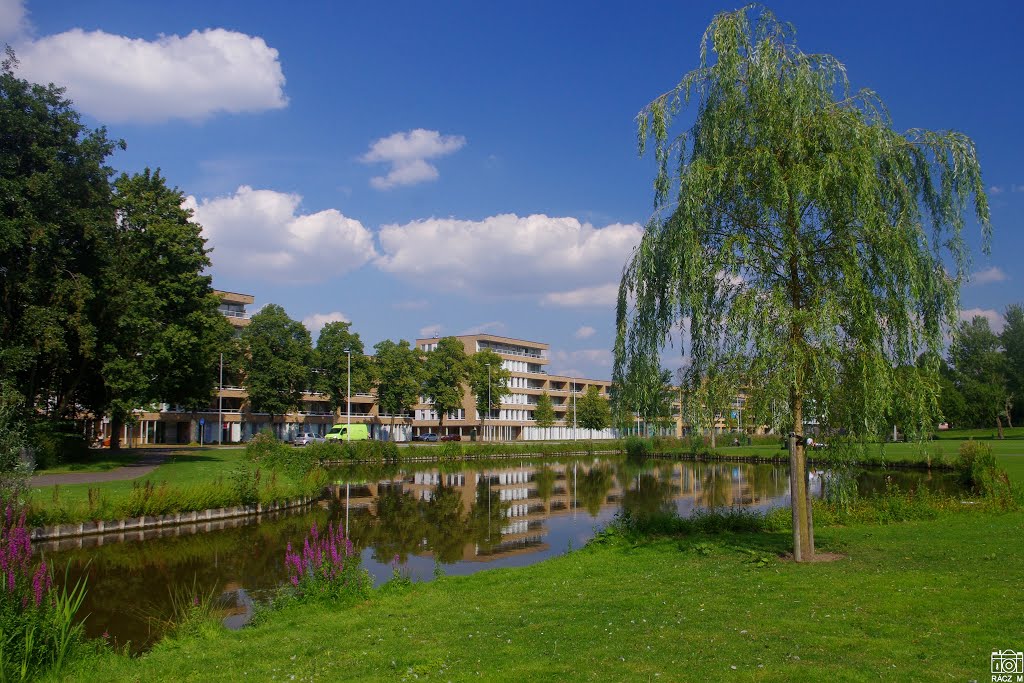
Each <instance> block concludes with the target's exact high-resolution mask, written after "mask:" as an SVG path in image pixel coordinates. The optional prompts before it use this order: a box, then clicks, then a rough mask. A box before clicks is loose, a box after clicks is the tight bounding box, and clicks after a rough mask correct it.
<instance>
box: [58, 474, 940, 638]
mask: <svg viewBox="0 0 1024 683" xmlns="http://www.w3.org/2000/svg"><path fill="white" fill-rule="evenodd" d="M887 477H891V480H890V481H894V482H896V481H898V484H899V486H900V488H901V489H904V490H907V489H910V488H912V487H915V486H927V487H928V488H929V489H930V490H932V491H936V490H938V491H951V492H952V491H955V490H956V488H955V487H956V482H955V477H944V476H943V475H941V474H939V473H932V474H926V475H923V476H922V474H921V473H915V472H902V471H901V472H892V471H887V472H884V473H877V474H869V475H867V476H862V478H861V484H862V487H863V489H862V490H869V491H870V490H877V489H879V488H884V486H885V485H887V483H888V482H887V479H886V478H887ZM513 479H514V481H515V483H514V484H512V483H511V481H512V480H513ZM332 480H334V481H336V482H338V484H336V485H335V487H333V490H332V498H331V500H330V502H329V504H328V503H327V502H326V501H325V502H324V503H323V504H322V507H321V506H313V507H311V508H306V509H305V510H296V511H292V512H289V513H287V514H285V515H282V516H280V517H277V516H273V515H268V516H265V517H263V518H262V521H260V522H259V523H257V522H256V520H255V519H249V520H239V521H238V522H237V524H239V525H240V526H238V527H236V528H227V529H222V530H218V531H208V532H203V533H196V534H195V535H184V534H186V533H188V532H185V531H183V530H179V529H169V530H167V531H166V533H167V534H168V535H167V536H165V537H163V538H152V539H150V540H146V541H144V542H141V541H126V542H119V541H117V540H115V539H111V540H104V541H103V544H102V545H97V543H98V541H97V539H95V538H94V539H91V540H90V539H85V540H82V541H75V540H72V541H71V542H70V543H71V544H74V543H76V542H81V543H82V544H83V545H85V546H93V545H96V547H83V548H74V549H69V550H59V551H58V550H52V549H50V546H48V545H47V544H39V550H40V552H41V554H42V555H43V556H44V557H45V558H46V560H47V562H48V563H51V564H53V565H55V566H57V567H62V566H64V564H65V563H70V570H69V574H68V576H69V579H70V580H71V581H72V583H73V582H74V581H76V580H77V579H78V578H79V577H80V576H82V575H83V574H88V583H89V591H88V593H87V597H86V603H85V605H83V607H82V613H83V614H90V615H91V616H90V617H89V619H88V620H87V621H86V632H87V634H88V635H90V636H92V637H97V636H99V635H100V634H101V633H103V631H105V630H106V631H109V632H110V633H111V635H114V636H116V637H117V638H118V641H119V643H121V644H123V643H124V642H125V641H126V640H130V641H131V642H132V648H133V650H138V649H140V648H143V647H146V646H147V645H148V644H150V643H152V642H153V640H155V639H156V638H157V637H159V635H160V633H159V630H158V629H156V628H154V627H155V626H156V625H158V624H159V623H160V621H161V620H162V619H163V616H162V615H164V614H166V613H167V612H168V610H169V609H170V591H169V590H168V588H169V587H172V586H182V585H184V586H192V585H193V582H195V586H196V589H197V591H198V592H208V591H215V592H218V593H225V594H228V595H231V594H233V593H234V592H236V591H238V590H239V589H244V590H245V592H246V593H247V594H248V595H249V596H252V597H256V598H257V599H258V598H260V597H261V596H265V595H266V593H264V592H263V591H267V590H269V589H273V588H275V587H276V586H278V585H280V584H281V583H282V582H284V581H286V580H287V575H286V573H285V570H284V549H285V546H286V545H287V543H288V542H289V541H291V542H293V543H301V542H302V539H303V538H305V536H306V534H307V532H308V530H309V527H310V525H311V524H312V523H313V522H316V524H317V526H318V527H320V528H326V526H327V523H328V522H329V521H332V522H334V523H335V524H338V523H344V520H345V519H346V515H347V516H348V519H349V533H350V537H351V540H352V542H353V545H354V546H355V547H356V549H358V550H360V551H366V550H367V549H370V550H369V552H364V553H363V555H364V559H365V561H366V565H367V566H368V568H370V569H371V571H374V572H375V575H376V576H377V577H378V578H379V579H380V580H386V579H387V577H388V576H390V565H391V563H392V560H393V559H394V557H395V556H396V555H397V556H398V558H399V561H400V562H401V563H403V564H405V563H407V562H409V563H410V564H415V561H414V558H415V557H417V556H418V557H421V558H425V557H429V556H430V555H433V557H434V559H435V560H436V561H438V562H440V563H443V564H446V565H448V566H449V567H451V568H452V569H453V571H456V572H459V573H468V572H470V571H476V570H478V569H483V568H485V567H487V566H494V564H498V565H500V564H502V563H503V562H505V561H506V560H507V561H508V562H509V564H512V563H516V564H523V563H527V562H528V561H532V560H534V559H542V558H544V557H551V556H554V555H557V554H561V553H562V552H564V550H565V548H566V547H567V546H568V545H569V540H570V539H571V542H572V543H573V544H574V545H576V546H577V547H578V544H579V543H580V542H584V543H585V542H586V539H587V538H589V537H590V536H591V535H592V533H593V530H594V527H595V526H597V525H598V524H597V523H595V522H594V521H593V520H591V519H589V518H587V517H586V516H585V515H582V514H581V515H576V514H572V513H573V512H574V511H575V510H576V509H579V508H582V509H585V510H586V511H587V512H588V513H589V514H590V516H591V517H592V518H594V519H595V520H596V519H610V518H611V516H612V514H613V513H614V511H615V509H616V507H617V506H621V507H623V508H625V509H628V510H629V511H630V512H631V513H632V514H656V513H660V512H666V511H669V510H672V509H673V506H678V509H680V510H681V511H683V512H684V513H685V512H686V511H688V510H689V509H692V508H693V507H703V508H717V507H724V506H730V505H758V506H763V507H768V506H770V505H773V504H775V505H778V504H784V503H785V497H786V495H787V494H788V489H789V477H788V470H787V468H785V467H783V466H774V465H751V464H739V463H702V462H672V461H667V460H648V461H638V460H632V461H630V460H626V459H623V458H609V459H602V460H595V459H594V458H583V459H546V460H544V461H542V462H532V463H531V462H529V461H525V460H524V461H521V462H519V463H516V464H512V463H508V462H500V463H493V462H492V463H453V464H452V465H450V466H447V467H441V466H439V465H437V464H436V463H423V464H416V463H409V464H406V463H403V464H401V465H388V466H384V467H373V466H369V465H364V466H360V467H358V468H348V469H344V470H336V471H335V472H334V473H333V474H332ZM506 481H508V482H509V484H505V482H506ZM344 482H350V486H351V494H352V495H351V497H350V500H349V506H348V507H346V500H347V497H346V486H345V484H344ZM499 482H501V483H499ZM890 485H891V484H890ZM502 491H506V492H507V494H508V495H512V494H513V492H514V495H515V496H517V497H516V498H515V499H514V500H512V499H510V500H508V501H503V500H501V497H502ZM508 495H507V496H506V497H508ZM513 506H514V508H513ZM577 517H578V519H577ZM179 533H181V534H182V535H180V536H177V535H176V534H179ZM480 560H486V561H485V562H480ZM490 563H494V564H490ZM426 564H427V563H426V562H420V568H421V569H423V568H424V565H426ZM448 570H449V569H448V568H446V571H448ZM420 576H421V577H428V576H429V569H427V570H426V571H423V572H421V573H420ZM58 578H61V577H58Z"/></svg>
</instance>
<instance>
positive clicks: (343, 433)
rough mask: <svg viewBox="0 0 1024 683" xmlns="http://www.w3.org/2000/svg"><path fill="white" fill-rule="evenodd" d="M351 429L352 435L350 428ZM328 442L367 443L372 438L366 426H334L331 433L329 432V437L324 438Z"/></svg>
mask: <svg viewBox="0 0 1024 683" xmlns="http://www.w3.org/2000/svg"><path fill="white" fill-rule="evenodd" d="M350 427H351V430H352V431H351V433H349V431H348V430H349V428H350ZM324 438H325V439H327V440H328V441H366V440H368V439H369V438H370V432H369V430H368V429H367V428H366V425H361V424H354V425H351V426H350V425H343V424H341V425H334V426H333V427H331V431H329V432H327V436H325V437H324Z"/></svg>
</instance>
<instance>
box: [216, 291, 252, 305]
mask: <svg viewBox="0 0 1024 683" xmlns="http://www.w3.org/2000/svg"><path fill="white" fill-rule="evenodd" d="M213 293H214V294H216V295H217V296H219V297H220V298H221V299H222V300H224V301H236V302H238V303H242V304H251V303H253V302H255V301H256V297H254V296H253V295H252V294H241V293H239V292H228V291H225V290H223V289H215V290H213Z"/></svg>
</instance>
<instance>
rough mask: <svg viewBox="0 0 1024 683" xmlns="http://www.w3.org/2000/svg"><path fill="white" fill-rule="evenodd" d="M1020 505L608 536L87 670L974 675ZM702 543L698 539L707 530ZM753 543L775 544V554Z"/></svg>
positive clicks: (751, 677) (1017, 614)
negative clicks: (800, 530)
mask: <svg viewBox="0 0 1024 683" xmlns="http://www.w3.org/2000/svg"><path fill="white" fill-rule="evenodd" d="M1022 533H1024V514H1022V513H1010V514H1002V515H991V514H983V513H955V514H949V515H945V516H943V517H942V518H940V519H939V520H936V521H931V522H915V523H906V524H899V525H893V526H881V527H879V526H858V527H849V528H835V527H833V528H824V529H820V530H818V546H819V548H820V549H824V550H830V551H838V552H841V553H845V554H847V555H848V558H847V559H842V560H839V561H836V562H832V563H821V564H814V565H794V564H792V563H788V562H785V561H782V560H779V559H775V556H776V555H777V554H779V553H781V552H783V551H784V550H785V549H786V548H787V547H788V546H789V541H790V539H789V535H788V534H730V535H721V536H714V537H710V538H704V539H696V538H695V539H689V540H684V541H675V540H663V541H656V542H650V543H645V544H642V545H640V546H637V547H634V546H632V545H631V544H629V543H627V542H625V541H623V540H613V541H612V542H610V543H607V544H597V545H595V546H590V547H587V548H585V549H583V550H580V551H577V552H574V553H571V554H569V555H566V556H563V557H559V558H556V559H552V560H549V561H546V562H543V563H540V564H537V565H533V566H530V567H525V568H519V569H502V570H491V571H485V572H481V573H479V574H476V575H473V576H470V577H449V578H444V579H442V580H440V581H437V582H433V583H429V584H417V585H413V586H412V587H410V588H406V589H403V590H400V591H398V592H394V593H390V594H389V593H386V592H385V593H379V594H377V595H375V596H374V598H373V599H371V600H370V601H368V602H366V603H364V604H361V605H359V606H356V607H354V608H347V609H341V610H339V609H332V608H324V607H295V608H290V609H287V610H285V611H282V612H278V613H274V614H271V615H270V616H269V617H268V618H267V620H266V621H265V623H263V624H261V625H259V626H257V627H254V628H249V629H244V630H242V631H240V632H228V631H224V630H221V629H211V630H210V631H208V632H207V633H205V634H204V637H203V638H199V639H186V640H181V641H169V642H165V643H162V644H161V645H158V646H157V648H156V649H155V650H154V651H153V652H152V653H150V654H148V655H146V656H144V657H142V658H141V659H138V660H128V659H125V658H120V657H114V656H107V657H104V658H102V661H100V662H94V661H89V662H87V663H85V664H83V666H82V668H81V670H79V672H78V673H77V675H76V678H77V679H78V680H110V681H115V680H117V681H120V680H125V681H129V680H130V681H163V680H167V681H171V680H175V681H179V680H195V681H199V680H271V679H278V680H282V679H283V680H292V679H293V678H292V677H294V680H311V679H314V678H315V679H319V680H414V679H417V678H418V679H426V680H453V681H459V680H531V681H532V680H612V681H634V680H665V681H673V680H693V681H701V680H733V679H735V680H746V681H791V680H815V681H818V680H869V679H870V680H877V679H881V680H890V681H904V680H939V679H942V680H946V679H949V680H961V681H963V680H970V679H977V680H981V679H982V678H987V677H988V675H989V674H988V671H989V669H988V667H989V658H990V655H991V653H992V651H993V650H996V649H1002V648H1005V647H1017V648H1019V647H1020V639H1021V637H1022V634H1024V631H1022V628H1021V627H1022V621H1021V614H1024V592H1022V591H1021V590H1020V585H1021V583H1022V581H1024V544H1021V543H1020V542H1019V539H1020V537H1021V534H1022ZM698 543H700V545H698ZM750 550H754V551H756V552H757V554H758V555H759V556H760V555H763V554H766V553H767V554H769V555H770V556H771V557H772V559H771V560H770V561H769V563H768V566H765V567H757V566H755V565H754V564H753V563H752V562H751V561H750V557H751V555H750V552H749V551H750Z"/></svg>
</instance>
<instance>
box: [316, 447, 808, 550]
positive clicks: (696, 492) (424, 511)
mask: <svg viewBox="0 0 1024 683" xmlns="http://www.w3.org/2000/svg"><path fill="white" fill-rule="evenodd" d="M470 467H471V465H470ZM374 474H376V475H377V476H374ZM334 475H335V478H336V479H337V483H336V484H335V485H333V486H332V487H331V496H330V499H331V502H330V505H331V507H332V510H334V514H332V516H336V517H342V516H344V517H345V518H346V519H348V520H350V536H351V538H352V541H353V543H354V544H355V545H356V547H357V548H360V549H368V550H370V551H371V553H372V558H373V560H374V561H375V562H378V563H381V564H387V563H392V562H393V561H394V558H396V557H397V558H398V562H399V563H400V564H405V563H407V562H408V561H409V560H410V558H412V557H415V556H418V557H422V558H429V559H431V560H433V561H436V562H438V563H441V564H445V565H450V564H454V563H459V562H490V561H494V560H496V559H498V558H502V557H509V556H513V555H521V554H529V553H537V552H541V551H545V550H548V549H549V548H550V543H551V541H550V539H549V536H550V532H551V526H552V522H553V521H555V520H558V519H560V518H563V517H566V516H570V517H573V518H575V517H576V516H577V515H578V514H583V515H585V518H589V520H590V521H591V522H593V520H595V519H598V518H602V517H604V518H609V517H610V516H611V513H614V512H615V511H618V510H620V509H622V510H627V511H628V512H629V513H630V514H633V515H650V514H655V513H668V512H671V511H672V510H676V511H677V512H679V513H680V514H688V513H689V512H691V511H692V510H693V509H696V508H721V507H733V506H742V507H758V508H767V507H771V506H773V505H778V504H783V503H785V502H788V489H789V479H788V476H787V475H786V470H785V468H784V467H780V466H777V465H751V464H735V463H694V462H671V461H657V460H649V461H631V460H612V461H609V460H601V459H598V460H589V461H570V462H546V463H536V464H533V463H522V464H520V465H518V466H508V467H485V468H482V469H478V470H473V469H464V470H460V471H448V472H446V471H443V470H442V469H440V468H429V467H428V468H415V469H410V470H407V471H406V470H398V471H392V472H390V473H385V472H384V471H381V472H379V473H375V472H373V471H372V470H367V469H366V468H362V469H361V470H360V471H359V472H348V471H345V470H338V471H335V472H334ZM818 486H819V487H820V482H819V484H818ZM342 510H343V512H342Z"/></svg>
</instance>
